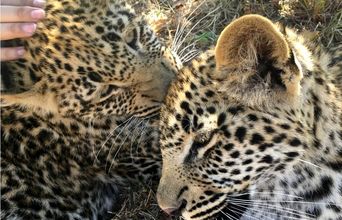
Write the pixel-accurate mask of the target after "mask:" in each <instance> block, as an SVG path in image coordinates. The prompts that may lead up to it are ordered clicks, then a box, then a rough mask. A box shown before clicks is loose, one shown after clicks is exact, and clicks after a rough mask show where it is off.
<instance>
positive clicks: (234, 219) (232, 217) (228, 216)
mask: <svg viewBox="0 0 342 220" xmlns="http://www.w3.org/2000/svg"><path fill="white" fill-rule="evenodd" d="M220 212H221V213H222V214H223V215H225V216H226V217H227V218H229V219H233V220H238V218H236V217H234V216H232V215H230V214H228V213H224V212H223V211H222V210H220Z"/></svg>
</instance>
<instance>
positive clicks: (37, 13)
mask: <svg viewBox="0 0 342 220" xmlns="http://www.w3.org/2000/svg"><path fill="white" fill-rule="evenodd" d="M31 17H32V18H33V19H42V18H44V17H45V11H44V10H42V9H37V10H33V11H31Z"/></svg>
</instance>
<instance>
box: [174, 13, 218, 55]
mask: <svg viewBox="0 0 342 220" xmlns="http://www.w3.org/2000/svg"><path fill="white" fill-rule="evenodd" d="M218 9H220V8H219V7H217V8H215V9H214V10H213V11H211V12H209V13H208V14H207V15H206V16H204V17H203V18H201V19H200V20H198V21H197V22H196V23H195V24H194V25H193V26H192V27H191V29H190V30H189V31H188V33H187V34H186V35H185V36H184V37H183V39H182V40H181V41H180V42H179V44H178V46H177V47H176V48H175V49H176V51H178V49H179V47H180V46H181V45H182V44H183V43H184V41H185V40H186V38H187V37H188V36H189V34H190V33H191V32H192V31H193V29H194V28H195V27H196V26H197V25H199V24H200V23H201V22H202V21H203V20H204V19H206V18H207V17H208V16H210V15H211V14H213V13H214V12H216V11H217V10H218Z"/></svg>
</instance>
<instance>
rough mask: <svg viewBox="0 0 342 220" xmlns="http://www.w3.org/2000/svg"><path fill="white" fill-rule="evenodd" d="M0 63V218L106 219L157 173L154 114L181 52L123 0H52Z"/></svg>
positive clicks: (158, 156)
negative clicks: (9, 58)
mask: <svg viewBox="0 0 342 220" xmlns="http://www.w3.org/2000/svg"><path fill="white" fill-rule="evenodd" d="M45 10H46V18H45V19H44V20H43V21H42V22H39V24H38V29H37V32H36V33H35V34H34V35H33V36H32V38H28V39H24V40H22V41H21V43H22V44H23V45H24V46H25V48H26V50H27V53H26V54H25V57H24V58H23V59H20V60H18V61H13V62H7V63H2V84H3V86H4V87H3V88H2V89H4V91H2V94H1V106H2V107H1V219H108V218H111V217H113V215H114V214H113V212H114V211H115V210H117V209H118V208H119V207H120V205H121V204H122V202H121V201H120V200H121V199H122V197H123V196H126V195H127V193H126V191H125V190H124V189H125V187H126V186H127V184H128V180H135V181H136V180H146V181H147V180H148V181H149V182H150V180H151V177H157V176H159V173H160V160H161V157H160V151H159V147H158V131H157V126H156V125H157V121H158V114H159V109H160V105H161V103H162V101H163V98H164V95H165V93H166V90H167V88H168V85H169V83H170V81H171V80H172V78H173V77H174V76H175V73H176V72H177V69H178V67H179V65H180V64H179V63H178V61H177V60H178V58H177V57H176V56H175V55H174V54H173V53H172V52H171V51H170V50H169V49H168V48H166V47H164V46H163V44H162V43H161V42H160V41H159V40H158V38H157V37H156V36H155V34H154V33H153V31H152V30H151V29H150V28H149V26H148V25H147V24H146V22H145V21H144V20H143V19H142V18H141V17H139V16H136V15H135V13H134V11H133V10H132V9H131V8H130V7H129V6H127V5H126V4H125V3H124V1H121V2H120V1H107V0H96V1H92V0H49V1H47V5H46V8H45Z"/></svg>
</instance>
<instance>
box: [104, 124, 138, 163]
mask: <svg viewBox="0 0 342 220" xmlns="http://www.w3.org/2000/svg"><path fill="white" fill-rule="evenodd" d="M135 120H136V118H134V119H133V121H135ZM131 123H132V120H130V121H129V122H127V124H126V125H125V126H124V127H123V128H121V130H120V132H119V133H118V134H117V135H116V136H115V138H114V140H113V143H112V146H111V147H110V149H109V151H108V155H107V158H106V165H105V167H107V163H108V160H109V157H110V155H111V153H112V149H113V147H114V146H115V144H116V143H115V142H116V140H117V139H118V137H119V136H120V135H121V133H122V132H123V131H124V130H125V129H126V128H127V127H129V126H130V125H131Z"/></svg>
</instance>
